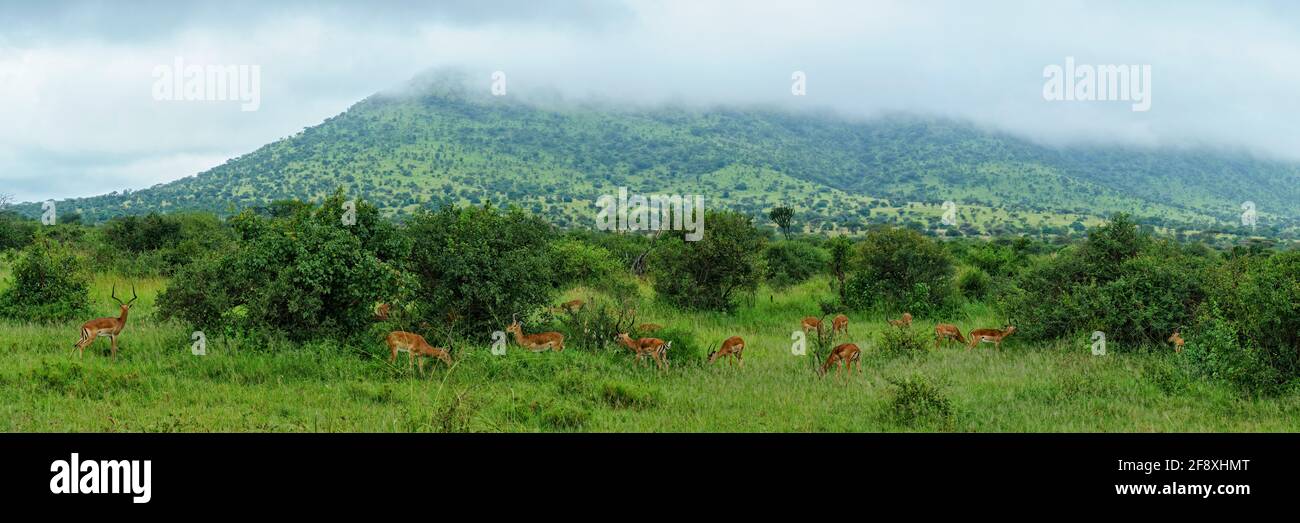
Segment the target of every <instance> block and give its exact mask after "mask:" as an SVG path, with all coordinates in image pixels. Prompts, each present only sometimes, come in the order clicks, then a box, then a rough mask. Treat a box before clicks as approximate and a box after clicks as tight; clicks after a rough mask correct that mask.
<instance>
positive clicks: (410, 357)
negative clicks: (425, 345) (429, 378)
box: [406, 349, 415, 370]
mask: <svg viewBox="0 0 1300 523" xmlns="http://www.w3.org/2000/svg"><path fill="white" fill-rule="evenodd" d="M413 365H415V350H414V349H412V350H411V351H410V352H407V353H406V370H411V366H413Z"/></svg>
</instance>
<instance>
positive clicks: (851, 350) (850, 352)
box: [817, 343, 862, 378]
mask: <svg viewBox="0 0 1300 523" xmlns="http://www.w3.org/2000/svg"><path fill="white" fill-rule="evenodd" d="M836 363H838V364H839V366H837V367H835V377H837V378H838V377H839V376H840V371H841V370H844V366H845V365H846V364H847V365H848V366H849V373H850V374H852V373H853V366H854V365H855V364H856V365H857V366H858V372H859V373H861V372H862V349H859V348H858V346H857V345H854V344H852V343H844V344H841V345H836V346H835V348H834V349H831V355H830V357H828V358H826V363H823V364H822V366H821V368H820V369H817V373H818V374H820V375H822V376H825V375H826V369H829V368H830V367H831V365H834V364H836Z"/></svg>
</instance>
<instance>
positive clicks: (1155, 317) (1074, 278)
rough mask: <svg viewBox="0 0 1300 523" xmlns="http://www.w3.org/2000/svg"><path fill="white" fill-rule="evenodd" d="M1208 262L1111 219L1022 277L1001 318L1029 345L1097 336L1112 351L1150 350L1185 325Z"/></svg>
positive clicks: (1199, 298) (1202, 292)
mask: <svg viewBox="0 0 1300 523" xmlns="http://www.w3.org/2000/svg"><path fill="white" fill-rule="evenodd" d="M1208 263H1209V260H1208V259H1206V258H1203V257H1200V256H1194V255H1190V254H1188V253H1186V252H1184V250H1183V249H1181V248H1180V247H1178V246H1177V245H1174V244H1171V243H1168V242H1157V241H1154V240H1152V239H1151V238H1149V237H1148V236H1147V235H1145V234H1142V233H1139V232H1138V230H1137V226H1136V224H1134V223H1133V222H1132V221H1131V220H1129V219H1128V218H1127V217H1126V216H1124V215H1117V216H1115V217H1114V218H1113V219H1112V220H1111V221H1110V222H1109V223H1107V224H1105V225H1103V226H1100V227H1097V228H1094V229H1093V230H1091V231H1089V236H1088V239H1087V240H1086V241H1085V242H1084V243H1083V244H1082V245H1080V246H1078V247H1073V248H1068V249H1065V250H1063V251H1062V252H1060V253H1058V254H1057V255H1056V256H1054V257H1050V258H1047V259H1044V260H1041V261H1039V262H1038V263H1035V264H1034V265H1032V266H1031V267H1030V268H1029V269H1028V270H1026V271H1025V273H1024V274H1023V275H1022V276H1021V277H1020V278H1019V279H1018V280H1017V288H1018V290H1017V292H1015V293H1014V294H1013V295H1012V296H1011V297H1010V298H1009V299H1008V300H1007V303H1006V309H1007V314H1008V315H1009V316H1010V317H1011V320H1012V322H1013V323H1014V324H1016V325H1017V327H1018V328H1019V331H1020V332H1021V333H1023V335H1024V336H1025V337H1027V338H1030V339H1040V340H1041V339H1049V338H1060V337H1064V336H1068V335H1072V334H1075V333H1078V332H1091V331H1102V332H1105V333H1106V337H1107V340H1109V341H1113V342H1116V344H1115V345H1114V346H1115V347H1119V348H1127V347H1135V346H1144V345H1154V344H1157V343H1160V342H1163V341H1164V340H1165V338H1166V337H1168V336H1169V334H1170V333H1172V332H1173V331H1174V330H1176V329H1178V328H1179V327H1180V326H1183V325H1187V324H1189V323H1190V322H1191V320H1192V315H1193V313H1194V311H1195V309H1196V307H1197V306H1198V305H1199V304H1200V303H1201V302H1202V301H1203V300H1204V298H1205V290H1204V283H1203V279H1202V275H1204V274H1205V273H1206V269H1207V266H1208Z"/></svg>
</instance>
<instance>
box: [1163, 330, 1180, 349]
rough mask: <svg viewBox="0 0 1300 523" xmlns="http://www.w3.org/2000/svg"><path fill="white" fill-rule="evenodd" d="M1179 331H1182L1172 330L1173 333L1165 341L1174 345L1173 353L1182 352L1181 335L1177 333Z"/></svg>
mask: <svg viewBox="0 0 1300 523" xmlns="http://www.w3.org/2000/svg"><path fill="white" fill-rule="evenodd" d="M1181 330H1182V329H1176V330H1174V333H1173V334H1170V335H1169V339H1167V340H1165V341H1167V342H1169V343H1172V344H1174V352H1182V351H1183V335H1182V333H1181V332H1179V331H1181Z"/></svg>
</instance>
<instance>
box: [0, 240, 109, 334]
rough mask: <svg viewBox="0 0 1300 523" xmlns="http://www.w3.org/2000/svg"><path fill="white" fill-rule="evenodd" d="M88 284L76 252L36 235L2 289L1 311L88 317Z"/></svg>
mask: <svg viewBox="0 0 1300 523" xmlns="http://www.w3.org/2000/svg"><path fill="white" fill-rule="evenodd" d="M89 288H90V283H89V279H88V278H87V276H86V274H85V271H84V270H83V269H82V262H81V261H80V260H78V259H77V257H76V255H74V254H73V253H72V252H71V251H70V250H69V249H67V248H66V247H65V246H64V245H63V244H61V243H59V242H56V241H53V240H49V239H37V240H36V241H35V243H32V244H31V245H30V246H28V247H27V248H26V249H23V251H22V255H21V256H20V257H19V258H18V262H17V263H15V264H14V267H13V275H12V278H11V281H10V282H9V285H8V287H6V288H5V290H4V292H3V293H0V315H3V316H4V317H6V318H11V319H18V320H33V321H62V320H73V319H85V318H84V317H86V316H87V314H88V312H89V310H90V307H89V306H88V301H87V293H88V292H89Z"/></svg>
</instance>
